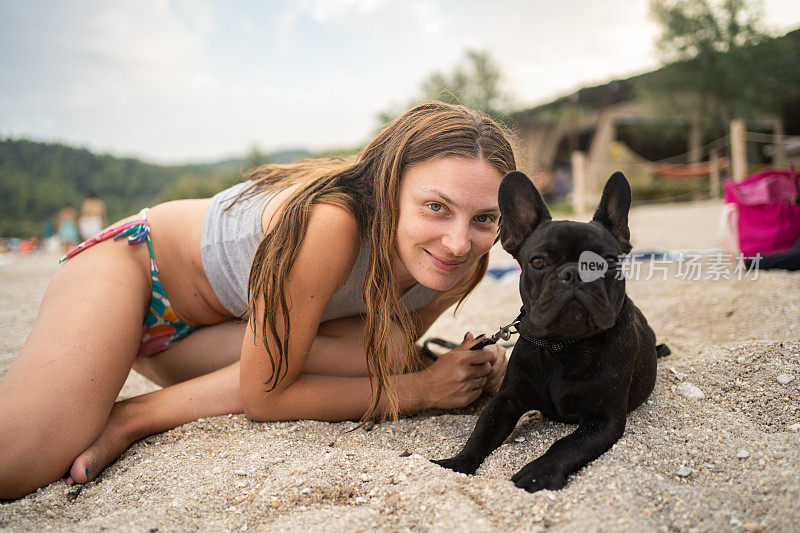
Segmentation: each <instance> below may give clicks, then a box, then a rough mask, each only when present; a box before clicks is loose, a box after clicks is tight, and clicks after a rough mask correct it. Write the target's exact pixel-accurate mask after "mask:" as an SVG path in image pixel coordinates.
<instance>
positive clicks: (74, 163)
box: [0, 139, 311, 237]
mask: <svg viewBox="0 0 800 533" xmlns="http://www.w3.org/2000/svg"><path fill="white" fill-rule="evenodd" d="M310 155H311V154H310V152H306V151H303V150H291V151H284V152H275V153H274V154H268V155H266V156H264V159H263V160H262V161H258V162H256V161H251V160H248V159H246V158H230V159H224V160H221V161H217V162H213V163H208V164H192V165H174V166H167V165H156V164H152V163H146V162H143V161H140V160H138V159H133V158H120V157H114V156H112V155H107V154H104V155H99V154H95V153H92V152H90V151H89V150H87V149H84V148H73V147H70V146H65V145H63V144H53V143H40V142H35V141H30V140H25V139H0V236H4V237H9V236H16V237H30V236H33V235H38V234H39V233H41V230H42V226H43V223H44V221H45V220H46V219H47V218H49V217H52V216H53V215H55V214H56V213H57V212H58V210H59V209H61V208H62V207H64V205H65V204H66V203H67V202H71V203H72V204H73V205H74V206H76V207H77V206H79V205H80V203H81V201H82V200H83V198H84V197H85V196H86V193H88V192H90V191H94V192H96V193H97V195H98V196H99V197H100V198H102V199H103V200H104V201H105V202H106V205H107V206H108V214H109V219H111V220H116V219H119V218H122V217H124V216H127V215H130V214H132V213H135V212H136V211H138V210H139V209H141V208H142V207H145V206H148V205H153V204H155V203H157V202H160V201H166V200H176V199H179V198H198V197H204V196H211V195H213V194H215V193H217V192H218V191H220V190H222V189H224V188H225V187H228V186H230V185H232V184H233V183H236V182H237V181H239V180H241V174H242V172H244V171H246V170H247V168H245V167H247V166H248V165H251V164H253V163H259V162H266V161H273V160H274V161H276V162H290V161H295V160H297V159H300V158H302V157H309V156H310Z"/></svg>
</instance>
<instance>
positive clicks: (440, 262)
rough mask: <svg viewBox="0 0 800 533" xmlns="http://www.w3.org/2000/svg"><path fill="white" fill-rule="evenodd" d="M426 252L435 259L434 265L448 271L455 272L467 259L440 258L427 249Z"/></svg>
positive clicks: (432, 259)
mask: <svg viewBox="0 0 800 533" xmlns="http://www.w3.org/2000/svg"><path fill="white" fill-rule="evenodd" d="M425 253H426V254H428V255H429V256H430V258H431V261H433V264H434V265H436V266H437V267H438V268H441V269H442V270H446V271H447V272H455V271H456V270H458V267H460V266H461V265H462V264H464V262H465V261H466V259H462V260H456V259H448V260H445V259H440V258H439V257H437V256H435V255H434V254H432V253H430V252H429V251H428V250H425Z"/></svg>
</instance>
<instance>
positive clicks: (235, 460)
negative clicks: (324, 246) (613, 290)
mask: <svg viewBox="0 0 800 533" xmlns="http://www.w3.org/2000/svg"><path fill="white" fill-rule="evenodd" d="M721 209H722V203H721V202H720V201H702V202H696V203H691V204H663V205H654V206H643V207H636V208H634V209H633V211H632V212H631V217H630V223H631V233H632V242H633V245H634V248H635V249H636V250H647V249H662V250H711V249H719V248H721V243H720V239H719V235H718V223H719V217H720V213H721ZM0 259H3V260H2V262H0V301H2V302H3V305H2V306H1V307H0V331H2V335H0V376H2V375H3V374H5V372H6V371H7V369H8V367H9V366H10V365H11V363H12V361H13V359H14V357H15V356H16V353H17V352H18V350H19V349H20V347H21V346H22V344H23V342H24V341H25V338H26V336H27V334H28V331H29V330H30V328H31V326H32V324H33V321H34V320H35V316H36V311H37V308H38V304H39V301H40V299H41V297H42V294H43V292H44V290H45V288H46V286H47V282H48V279H49V277H50V276H51V275H52V273H53V272H54V271H55V270H56V268H57V265H56V259H57V257H56V256H53V255H48V254H33V255H30V256H27V257H19V256H13V257H11V256H9V257H4V258H0ZM713 259H714V258H713V257H711V258H706V260H705V262H703V265H704V267H703V271H702V272H701V276H700V278H701V279H697V280H695V279H687V276H685V275H684V276H681V274H682V272H681V270H680V269H681V268H683V267H684V266H685V265H681V264H677V263H676V262H672V263H670V264H666V263H664V265H661V267H663V268H659V269H653V266H654V262H651V261H644V262H642V264H641V266H642V270H641V272H640V275H639V279H633V280H630V281H629V282H628V294H629V295H630V296H631V298H632V299H633V301H634V302H635V303H636V304H637V305H638V306H639V308H640V309H641V310H642V311H643V313H644V314H645V316H646V317H647V318H648V321H649V322H650V324H651V325H652V327H653V329H654V330H655V332H656V335H657V337H658V340H659V342H666V343H667V344H668V345H669V346H670V348H671V349H672V355H670V356H669V357H667V358H665V359H662V360H660V362H659V369H658V380H657V383H656V387H655V390H654V391H653V394H652V396H651V397H650V399H649V400H648V401H647V403H646V404H644V405H642V406H641V407H640V408H638V409H637V410H635V411H634V412H633V413H631V414H630V416H629V418H628V425H627V429H626V431H625V434H624V436H623V437H622V439H620V440H619V441H618V442H617V443H616V445H614V447H613V448H612V449H611V450H609V451H608V452H606V453H605V454H604V455H602V456H601V457H600V458H598V459H597V460H595V461H593V462H592V463H590V464H589V465H588V466H586V467H585V468H583V469H582V470H580V471H579V472H578V473H577V474H575V475H573V476H571V478H570V479H569V482H568V484H567V486H566V487H565V488H564V489H563V490H561V491H541V492H538V493H535V494H528V493H527V492H524V491H522V490H520V489H517V488H516V487H514V485H513V484H512V483H511V482H510V481H509V478H510V477H511V476H512V475H513V474H514V473H515V472H516V471H517V470H518V469H519V468H521V467H522V466H523V465H524V464H526V463H527V462H528V461H530V460H531V459H533V458H535V457H537V456H539V455H540V454H542V453H543V452H544V451H545V450H546V449H547V448H548V447H549V446H550V445H551V444H552V443H553V442H554V441H555V440H556V439H558V438H560V437H562V436H564V435H566V434H567V433H569V432H571V431H572V430H573V429H574V427H573V426H569V425H565V424H559V423H554V422H551V421H549V420H545V419H543V418H541V416H539V415H538V414H537V413H535V412H531V413H528V414H527V415H526V416H525V417H523V419H522V420H521V421H520V422H519V424H518V426H517V428H516V430H515V431H514V432H513V433H512V435H511V436H510V437H509V439H508V440H507V441H506V442H505V443H504V444H503V445H502V446H501V447H500V448H498V449H497V450H496V451H495V452H494V453H493V454H492V455H491V456H490V457H489V458H488V459H487V461H486V462H485V463H484V464H483V466H482V467H481V468H480V469H479V470H478V472H477V474H476V475H475V476H465V475H462V474H456V473H454V472H451V471H449V470H444V469H442V468H440V467H438V466H436V465H434V464H432V463H430V462H429V459H436V458H443V457H448V456H450V455H452V454H453V453H455V452H456V451H458V450H459V449H460V448H461V446H462V445H463V443H464V442H465V440H466V438H467V436H468V435H469V434H470V432H471V431H472V428H473V427H474V424H475V420H476V417H477V414H478V413H479V412H480V408H481V406H482V405H483V404H484V403H485V401H486V398H485V397H484V398H482V399H480V400H479V401H478V402H477V403H476V404H475V405H473V406H470V407H469V408H466V409H462V410H459V411H448V412H445V411H427V412H423V413H419V414H416V415H414V416H411V417H406V418H402V419H401V420H400V421H398V422H387V423H384V424H381V425H378V426H376V427H375V428H374V429H372V430H371V431H366V430H363V429H359V430H356V431H354V432H351V433H347V432H346V430H348V429H351V428H353V427H354V426H355V425H356V424H355V423H353V422H344V423H336V424H331V423H323V422H315V421H301V422H283V423H254V422H251V421H249V420H248V419H247V418H246V417H245V416H244V415H236V416H232V415H231V416H223V417H215V418H209V419H202V420H198V421H196V422H193V423H191V424H187V425H185V426H181V427H179V428H176V429H174V430H172V431H168V432H166V433H162V434H158V435H153V436H151V437H148V438H146V439H144V440H143V441H140V442H138V443H136V444H135V445H134V446H133V447H131V448H130V449H129V450H128V451H127V452H125V454H124V455H123V456H122V457H121V458H120V459H119V460H118V461H116V462H115V463H113V464H112V465H111V466H110V467H109V468H107V469H106V470H105V471H104V472H103V473H102V474H101V475H100V476H99V477H98V478H97V479H96V480H95V481H93V482H91V483H89V484H88V485H86V486H83V487H82V488H80V489H79V490H76V489H68V488H67V487H66V486H65V484H64V481H59V482H55V483H53V484H51V485H49V486H47V487H45V488H43V489H40V490H39V491H37V492H36V493H34V494H32V495H30V496H28V497H26V498H23V499H21V500H17V501H12V502H4V503H0V529H6V528H7V529H9V530H11V531H41V530H44V529H53V530H59V531H84V530H91V531H97V530H103V529H107V530H113V531H156V530H157V531H185V530H196V529H200V530H226V531H232V530H240V531H251V530H252V531H309V530H310V531H319V530H326V531H341V530H347V531H364V530H381V531H411V530H414V531H420V530H421V531H429V530H432V531H542V530H546V529H547V530H551V531H576V530H583V531H749V532H753V531H797V529H798V524H800V272H798V273H787V272H781V271H776V272H766V271H761V272H758V274H757V276H756V275H755V274H754V273H752V272H751V273H749V274H747V275H745V276H743V279H737V276H736V275H735V273H734V272H733V269H734V267H735V265H730V264H728V263H725V264H726V266H730V272H729V275H728V277H730V278H731V279H725V276H724V275H720V274H719V270H718V271H717V273H716V274H715V270H714V269H715V268H717V269H719V267H714V266H713V264H714V263H715V261H714V260H713ZM512 261H513V260H512V259H511V258H510V256H508V255H507V254H506V253H505V252H504V251H502V249H495V250H493V251H492V263H493V265H495V266H502V265H508V264H511V263H512ZM716 264H720V262H719V261H717V262H716ZM726 272H727V271H726ZM648 274H652V275H651V276H649V277H650V278H651V279H646V278H647V277H648ZM684 274H685V272H684ZM708 277H710V278H711V279H706V278H708ZM715 278H719V279H715ZM754 278H755V279H754ZM517 291H518V288H517V284H516V280H515V279H513V278H507V279H502V280H493V279H488V278H487V279H486V280H484V281H483V282H482V283H481V285H480V286H479V287H478V288H477V289H476V291H475V293H474V294H473V295H472V296H471V297H470V298H469V299H468V301H467V302H466V304H465V305H464V306H463V307H462V309H461V310H460V311H459V312H458V314H457V315H456V316H455V317H454V316H453V313H452V312H448V313H446V315H445V316H443V317H442V318H441V319H440V320H439V321H437V323H436V324H435V325H434V326H433V328H432V330H431V331H430V332H429V333H428V334H429V335H435V336H440V337H445V338H450V339H460V338H462V337H463V335H464V333H465V332H466V331H472V332H475V333H480V332H487V333H491V332H493V331H496V330H497V328H498V326H499V325H501V324H505V323H508V322H510V321H511V320H512V319H513V318H514V317H515V316H516V314H517V312H518V310H519V306H520V298H519V294H518V292H517ZM154 389H155V386H154V385H153V384H152V383H150V382H148V381H147V380H145V379H144V378H142V377H141V376H138V375H136V374H131V376H130V377H129V379H128V381H127V382H126V384H125V386H124V387H123V389H122V391H121V393H120V397H121V398H125V397H130V396H133V395H137V394H141V393H143V392H147V391H150V390H154ZM80 393H81V391H75V394H80ZM33 460H35V459H33Z"/></svg>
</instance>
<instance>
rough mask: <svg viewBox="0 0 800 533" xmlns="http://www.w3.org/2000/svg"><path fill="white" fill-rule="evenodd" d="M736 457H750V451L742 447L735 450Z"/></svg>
mask: <svg viewBox="0 0 800 533" xmlns="http://www.w3.org/2000/svg"><path fill="white" fill-rule="evenodd" d="M736 457H738V458H739V459H747V458H748V457H750V452H748V451H747V450H745V449H744V448H742V449H741V450H739V451H738V452H736Z"/></svg>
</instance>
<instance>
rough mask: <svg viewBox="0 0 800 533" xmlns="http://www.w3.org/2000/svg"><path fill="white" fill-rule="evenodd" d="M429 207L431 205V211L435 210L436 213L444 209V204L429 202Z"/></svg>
mask: <svg viewBox="0 0 800 533" xmlns="http://www.w3.org/2000/svg"><path fill="white" fill-rule="evenodd" d="M428 207H429V208H430V210H431V211H433V212H434V213H438V212H440V211H441V210H442V209H444V206H443V205H442V204H437V203H433V204H428Z"/></svg>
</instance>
